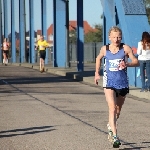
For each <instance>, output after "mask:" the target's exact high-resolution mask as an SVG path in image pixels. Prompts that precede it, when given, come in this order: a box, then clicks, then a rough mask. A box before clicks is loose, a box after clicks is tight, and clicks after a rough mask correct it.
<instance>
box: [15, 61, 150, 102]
mask: <svg viewBox="0 0 150 150" xmlns="http://www.w3.org/2000/svg"><path fill="white" fill-rule="evenodd" d="M13 65H15V66H23V67H29V68H33V69H37V70H39V65H38V64H34V65H33V64H28V63H24V64H13ZM45 68H46V72H48V73H53V74H56V75H61V76H66V77H67V78H71V79H75V80H78V81H83V82H85V83H87V84H91V85H94V74H95V64H94V63H86V64H85V66H84V71H83V72H77V69H76V64H72V66H71V68H68V69H65V68H54V67H52V65H46V67H45ZM102 83H103V81H102V78H101V79H100V80H99V86H100V87H102ZM131 95H132V96H136V97H137V98H144V99H145V100H150V92H142V93H141V92H140V88H137V87H132V86H130V96H131Z"/></svg>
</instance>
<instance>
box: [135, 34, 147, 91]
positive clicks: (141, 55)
mask: <svg viewBox="0 0 150 150" xmlns="http://www.w3.org/2000/svg"><path fill="white" fill-rule="evenodd" d="M137 54H138V60H139V62H140V75H141V82H142V89H141V91H140V92H147V91H150V34H149V33H148V32H143V33H142V39H141V41H140V42H138V48H137ZM145 71H146V72H145ZM145 73H146V75H147V85H146V84H145V81H146V76H145Z"/></svg>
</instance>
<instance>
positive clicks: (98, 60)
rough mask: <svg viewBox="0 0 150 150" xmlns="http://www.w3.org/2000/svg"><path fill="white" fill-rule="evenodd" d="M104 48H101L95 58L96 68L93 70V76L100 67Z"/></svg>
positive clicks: (97, 72)
mask: <svg viewBox="0 0 150 150" xmlns="http://www.w3.org/2000/svg"><path fill="white" fill-rule="evenodd" d="M105 49H106V46H103V47H102V48H101V50H100V52H99V55H98V56H97V58H96V68H95V74H99V69H100V67H101V63H102V58H103V57H104V52H105Z"/></svg>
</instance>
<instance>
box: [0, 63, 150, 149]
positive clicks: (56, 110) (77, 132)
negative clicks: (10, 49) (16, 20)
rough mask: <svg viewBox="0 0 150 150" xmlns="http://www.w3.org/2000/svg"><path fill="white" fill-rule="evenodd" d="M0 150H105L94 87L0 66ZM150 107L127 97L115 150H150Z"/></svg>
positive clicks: (101, 100) (103, 107)
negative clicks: (117, 148)
mask: <svg viewBox="0 0 150 150" xmlns="http://www.w3.org/2000/svg"><path fill="white" fill-rule="evenodd" d="M0 70H1V71H0V79H1V80H0V114H1V115H0V150H107V149H112V145H111V144H110V143H109V142H108V140H107V128H106V124H107V122H108V108H107V103H106V102H105V97H104V94H103V90H102V88H101V87H99V86H94V85H91V84H87V83H86V84H84V83H83V82H76V81H75V80H71V79H67V78H66V77H63V76H56V75H53V74H50V73H48V72H47V73H40V72H39V71H38V70H34V69H32V68H24V67H17V66H12V65H9V66H2V65H0ZM149 108H150V101H145V99H140V98H136V97H132V96H128V97H127V99H126V102H125V104H124V106H123V109H122V112H121V116H120V119H119V120H118V135H119V137H120V139H121V142H122V145H121V146H120V148H119V149H120V150H132V149H134V150H136V149H137V150H143V149H144V150H149V149H150V138H149V137H150V115H149V110H150V109H149Z"/></svg>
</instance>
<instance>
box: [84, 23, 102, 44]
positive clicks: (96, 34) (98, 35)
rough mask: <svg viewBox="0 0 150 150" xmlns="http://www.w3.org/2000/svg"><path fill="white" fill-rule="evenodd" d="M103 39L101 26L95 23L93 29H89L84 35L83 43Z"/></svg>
mask: <svg viewBox="0 0 150 150" xmlns="http://www.w3.org/2000/svg"><path fill="white" fill-rule="evenodd" d="M102 40H103V26H102V25H100V24H96V25H95V30H93V31H89V32H88V33H87V34H85V36H84V41H85V43H90V42H101V41H102Z"/></svg>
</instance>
